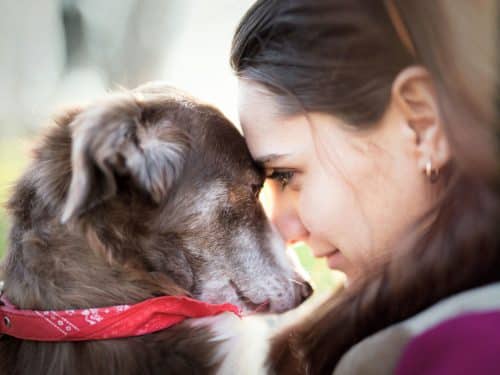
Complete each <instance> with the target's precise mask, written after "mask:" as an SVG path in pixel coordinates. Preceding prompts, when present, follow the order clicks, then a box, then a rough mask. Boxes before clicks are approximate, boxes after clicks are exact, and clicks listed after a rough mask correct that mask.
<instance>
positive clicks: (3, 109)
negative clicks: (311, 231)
mask: <svg viewBox="0 0 500 375" xmlns="http://www.w3.org/2000/svg"><path fill="white" fill-rule="evenodd" d="M252 2H253V1H250V0H238V1H234V0H212V1H207V0H106V1H102V0H16V1H12V0H0V61H1V64H0V83H1V84H0V202H1V203H2V208H1V209H0V257H1V256H3V254H4V253H5V251H6V246H7V238H6V237H7V231H8V225H9V224H8V219H7V217H6V213H5V209H4V208H3V204H4V202H5V200H6V199H7V198H8V195H9V188H10V187H11V186H12V183H13V181H15V179H16V178H17V177H18V176H19V175H20V173H21V172H22V170H23V168H24V166H25V165H26V163H27V162H28V160H29V150H30V144H31V142H32V140H33V139H34V138H35V137H36V135H37V134H38V133H40V131H41V129H42V127H43V126H47V125H48V124H50V117H51V115H52V114H53V113H54V112H56V111H57V109H58V108H60V107H66V106H68V105H71V104H72V103H82V102H86V101H88V100H92V99H95V98H96V97H98V96H100V95H102V94H103V93H105V92H106V91H109V90H113V89H117V88H120V87H125V88H132V87H135V86H137V85H138V84H140V83H144V82H146V81H151V80H165V81H168V82H169V83H171V84H173V85H175V86H177V87H180V88H182V89H184V90H187V91H189V92H190V93H192V94H193V95H195V96H197V97H199V98H201V99H203V100H205V101H207V102H210V103H212V104H214V105H216V106H217V107H219V108H220V109H221V110H222V112H224V113H225V114H226V116H227V117H228V118H229V119H231V120H232V121H233V122H235V123H237V113H236V108H237V106H236V79H235V77H234V76H233V74H232V72H231V70H230V67H229V62H228V61H229V51H230V44H231V38H232V35H233V32H234V30H235V28H236V25H237V23H238V21H239V19H240V18H241V17H242V15H243V14H244V12H245V11H246V9H247V8H248V7H249V6H250V4H251V3H252ZM263 199H264V200H265V199H266V196H265V194H264V196H263ZM294 250H295V253H296V254H297V255H298V258H299V259H300V261H301V263H302V264H303V266H304V267H305V269H306V270H307V271H308V272H309V273H310V275H311V277H312V281H313V283H314V284H315V286H316V288H317V289H318V290H320V291H323V290H329V289H330V288H331V287H332V285H334V284H336V283H337V282H338V280H339V278H341V276H339V274H336V273H332V272H330V271H329V270H328V269H327V268H326V266H325V264H324V263H323V262H322V261H318V260H315V259H314V258H313V257H312V256H311V255H310V253H309V251H307V249H306V248H305V247H304V246H303V245H299V246H298V247H297V248H296V249H294Z"/></svg>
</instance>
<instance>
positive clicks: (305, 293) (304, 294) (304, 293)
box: [300, 281, 313, 302]
mask: <svg viewBox="0 0 500 375" xmlns="http://www.w3.org/2000/svg"><path fill="white" fill-rule="evenodd" d="M312 293H313V288H312V286H311V284H309V283H308V282H307V281H304V282H303V283H302V285H301V286H300V296H301V298H302V300H301V302H304V301H305V300H306V299H308V298H309V297H310V296H311V294H312Z"/></svg>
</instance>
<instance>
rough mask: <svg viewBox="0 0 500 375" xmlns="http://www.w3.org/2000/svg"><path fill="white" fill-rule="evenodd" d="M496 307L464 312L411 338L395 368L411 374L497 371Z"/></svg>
mask: <svg viewBox="0 0 500 375" xmlns="http://www.w3.org/2000/svg"><path fill="white" fill-rule="evenodd" d="M498 347H500V309H496V310H492V311H487V312H474V313H465V314H462V315H459V316H457V317H454V318H451V319H448V320H446V321H444V322H442V323H440V324H438V325H437V326H435V327H433V328H430V329H428V330H426V331H424V332H423V333H422V334H420V335H418V336H416V337H415V338H413V339H412V340H411V341H410V342H409V344H408V345H407V346H406V347H405V349H404V351H403V354H402V356H401V358H400V360H399V362H398V365H397V369H396V371H395V373H396V374H398V375H403V374H404V375H412V374H428V375H433V374H498V373H499V370H500V362H499V360H498Z"/></svg>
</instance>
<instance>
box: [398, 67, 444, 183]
mask: <svg viewBox="0 0 500 375" xmlns="http://www.w3.org/2000/svg"><path fill="white" fill-rule="evenodd" d="M391 94H392V100H393V102H394V104H395V105H396V107H397V108H398V110H399V112H400V113H401V114H402V116H403V118H404V120H405V124H406V125H407V126H408V127H409V128H410V129H411V131H412V132H413V133H414V140H415V142H414V145H412V147H415V149H414V151H415V156H416V162H417V163H418V168H419V169H420V170H421V171H422V172H426V173H429V167H430V168H431V169H432V171H434V172H436V171H439V170H440V169H441V168H442V167H444V166H445V165H446V164H447V163H448V161H449V160H450V148H449V144H448V140H447V138H446V134H445V132H444V129H443V124H442V122H441V117H440V114H439V105H438V102H437V96H436V93H435V91H434V87H433V83H432V79H431V76H430V75H429V73H428V71H427V70H426V69H424V68H423V67H420V66H411V67H408V68H406V69H404V70H402V71H401V72H400V73H399V74H398V75H397V77H396V79H395V80H394V83H393V85H392V93H391Z"/></svg>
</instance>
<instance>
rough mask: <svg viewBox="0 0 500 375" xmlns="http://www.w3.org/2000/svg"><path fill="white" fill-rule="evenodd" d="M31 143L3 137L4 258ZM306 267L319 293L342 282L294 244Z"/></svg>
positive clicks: (0, 247) (0, 248)
mask: <svg viewBox="0 0 500 375" xmlns="http://www.w3.org/2000/svg"><path fill="white" fill-rule="evenodd" d="M28 150H29V142H26V141H22V140H19V139H12V138H11V139H9V138H7V139H1V140H0V167H1V169H0V202H1V204H2V207H1V209H0V257H3V255H4V253H5V249H6V246H7V232H8V227H9V225H8V220H7V215H6V211H5V208H4V204H5V202H6V201H7V199H8V197H9V195H10V191H11V187H12V186H13V183H14V182H15V180H16V178H18V177H19V176H20V174H21V173H22V171H23V169H24V168H25V166H26V164H27V161H28V160H29V158H28V155H29V151H28ZM293 250H294V251H295V253H296V254H297V256H298V258H299V261H300V263H301V264H302V266H303V268H304V269H305V270H306V272H307V273H308V274H309V275H310V277H311V282H312V284H313V286H314V288H315V290H316V291H317V292H328V291H329V290H331V289H332V287H333V286H335V285H338V283H339V282H342V280H343V279H342V277H343V276H342V274H341V273H339V272H332V271H331V270H330V269H328V267H327V266H326V264H325V262H324V260H322V259H316V258H314V256H313V255H312V254H311V252H310V251H309V249H308V248H307V246H306V245H304V244H299V245H296V246H294V247H293Z"/></svg>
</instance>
